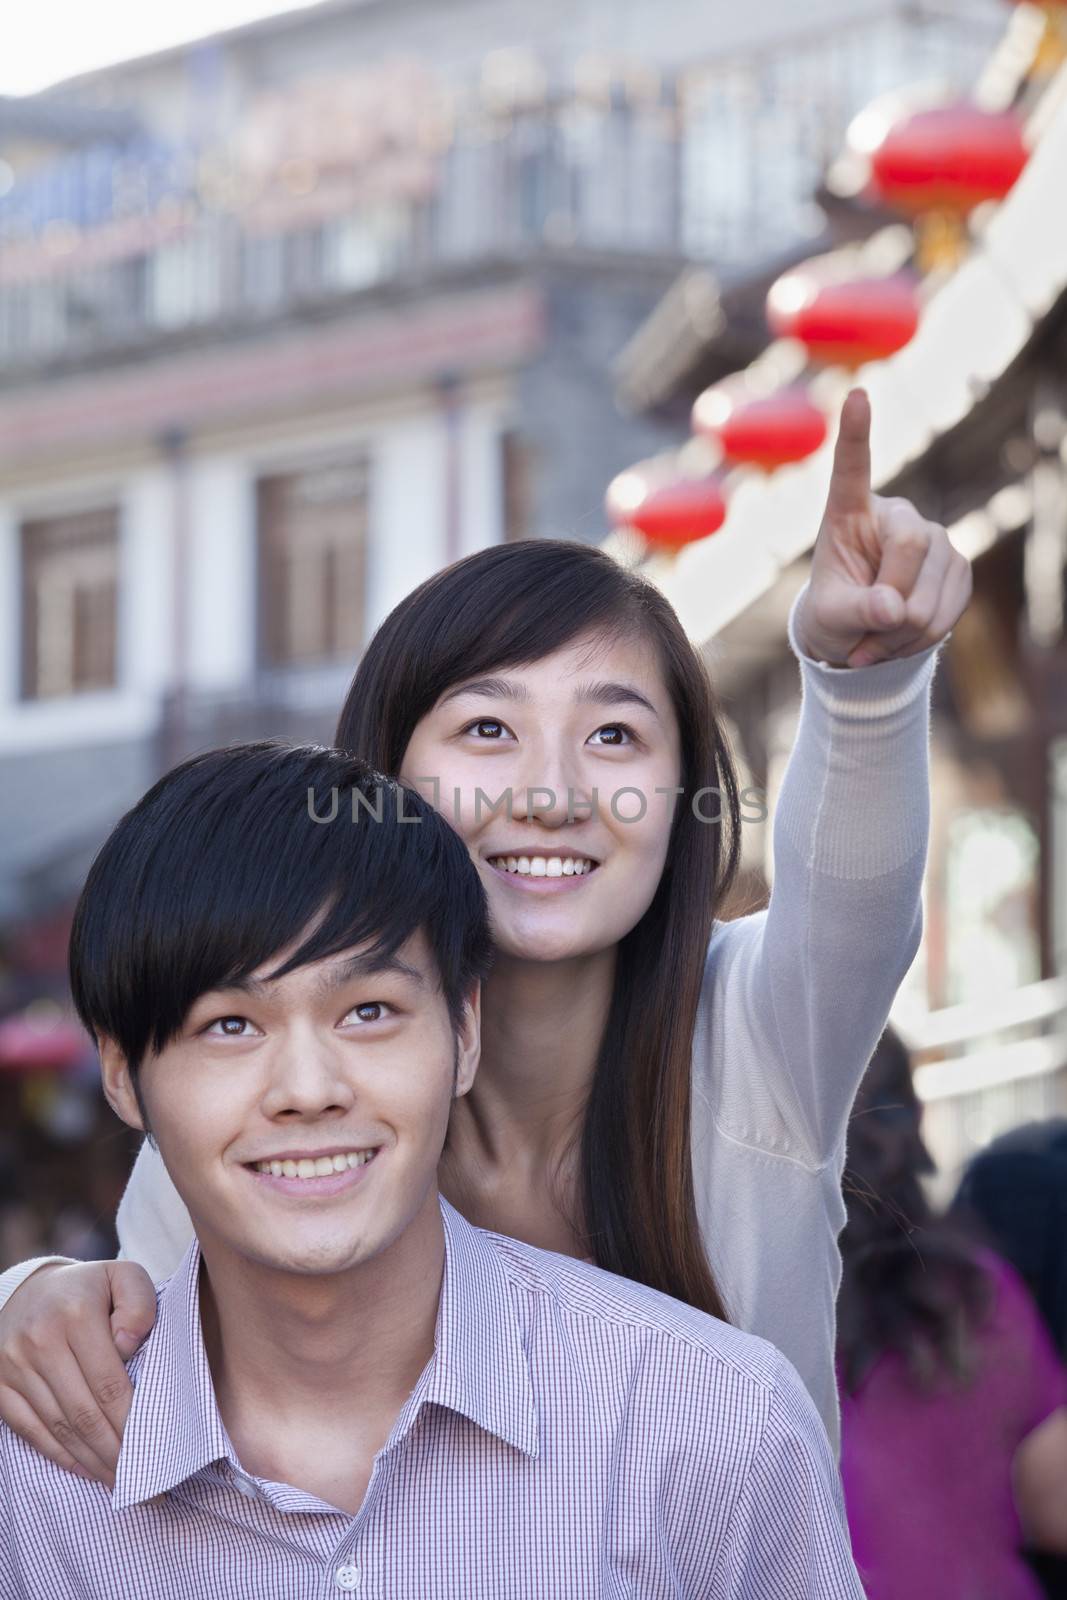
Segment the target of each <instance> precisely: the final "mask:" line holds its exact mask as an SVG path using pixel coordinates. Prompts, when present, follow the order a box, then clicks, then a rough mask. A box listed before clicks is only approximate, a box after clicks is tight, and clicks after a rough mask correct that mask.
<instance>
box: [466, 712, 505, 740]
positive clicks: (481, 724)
mask: <svg viewBox="0 0 1067 1600" xmlns="http://www.w3.org/2000/svg"><path fill="white" fill-rule="evenodd" d="M486 729H489V730H491V731H490V732H488V733H487V732H486V731H485V730H486ZM463 732H464V733H474V734H476V736H477V737H478V738H479V739H482V738H485V739H499V738H500V737H501V735H502V734H504V733H506V732H507V729H506V728H505V727H504V724H503V723H502V722H498V721H497V720H496V718H495V717H480V718H479V719H478V721H477V722H469V723H468V724H467V726H466V727H465V728H464V730H463Z"/></svg>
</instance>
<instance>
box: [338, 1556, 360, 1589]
mask: <svg viewBox="0 0 1067 1600" xmlns="http://www.w3.org/2000/svg"><path fill="white" fill-rule="evenodd" d="M359 1577H360V1573H359V1568H358V1567H356V1566H353V1565H352V1563H351V1562H348V1563H347V1564H346V1565H345V1566H343V1567H338V1569H337V1571H336V1572H335V1573H334V1578H335V1580H336V1582H337V1587H338V1588H339V1589H347V1590H348V1591H349V1592H351V1591H352V1590H353V1589H358V1588H359Z"/></svg>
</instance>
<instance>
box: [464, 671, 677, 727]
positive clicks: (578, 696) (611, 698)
mask: <svg viewBox="0 0 1067 1600" xmlns="http://www.w3.org/2000/svg"><path fill="white" fill-rule="evenodd" d="M466 694H476V695H482V696H484V697H485V698H486V699H490V700H512V701H516V702H518V703H520V704H525V703H527V702H528V701H529V699H530V691H529V690H528V689H527V688H526V686H525V685H524V684H521V683H514V682H513V681H512V680H511V679H510V678H472V679H471V681H470V682H469V683H460V684H457V685H456V687H455V688H454V689H449V691H448V693H447V694H444V695H442V696H441V699H440V700H439V701H438V704H439V705H442V706H443V705H446V704H447V703H448V701H449V700H458V699H459V697H460V696H461V695H466ZM574 703H575V705H598V706H623V705H635V706H641V707H643V708H644V710H645V711H650V712H651V713H652V715H653V716H654V717H656V718H657V719H658V718H659V712H658V711H657V710H656V708H655V706H654V705H653V704H652V702H651V700H649V699H648V697H647V696H646V695H643V694H642V693H641V691H640V690H639V689H635V688H634V686H633V684H632V683H608V682H600V683H579V684H576V685H575V688H574Z"/></svg>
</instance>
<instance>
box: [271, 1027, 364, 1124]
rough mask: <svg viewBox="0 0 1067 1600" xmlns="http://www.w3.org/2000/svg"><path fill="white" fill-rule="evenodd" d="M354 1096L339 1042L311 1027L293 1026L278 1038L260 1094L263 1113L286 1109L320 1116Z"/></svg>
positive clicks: (347, 1103)
mask: <svg viewBox="0 0 1067 1600" xmlns="http://www.w3.org/2000/svg"><path fill="white" fill-rule="evenodd" d="M354 1097H355V1090H354V1088H353V1085H352V1081H351V1073H350V1071H348V1070H346V1061H345V1054H344V1050H343V1046H342V1045H341V1044H340V1042H338V1043H336V1044H335V1043H333V1042H332V1041H329V1040H325V1039H323V1038H322V1035H321V1034H320V1033H319V1032H318V1031H317V1030H313V1029H299V1030H293V1031H291V1032H287V1033H286V1034H284V1035H282V1036H281V1037H280V1038H279V1039H278V1041H277V1044H276V1047H275V1049H274V1051H273V1053H272V1059H271V1062H270V1070H269V1076H268V1082H267V1085H266V1088H265V1091H264V1095H263V1109H264V1112H265V1113H266V1115H267V1116H272V1117H277V1116H283V1115H285V1114H286V1113H287V1112H288V1113H294V1114H296V1115H299V1116H305V1117H308V1116H321V1115H322V1114H323V1113H324V1112H326V1111H331V1110H334V1109H337V1110H345V1109H347V1108H348V1107H349V1106H350V1105H351V1104H352V1102H353V1099H354Z"/></svg>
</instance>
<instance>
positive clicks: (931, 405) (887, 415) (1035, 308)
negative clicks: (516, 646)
mask: <svg viewBox="0 0 1067 1600" xmlns="http://www.w3.org/2000/svg"><path fill="white" fill-rule="evenodd" d="M1041 120H1042V124H1043V126H1042V128H1041V136H1040V138H1039V140H1038V142H1037V145H1036V148H1035V149H1034V152H1033V155H1032V156H1031V158H1030V161H1029V163H1028V165H1027V168H1026V171H1025V172H1024V173H1023V175H1022V177H1021V178H1020V179H1019V181H1018V183H1017V184H1016V185H1015V187H1014V189H1013V190H1012V192H1011V194H1010V195H1009V196H1008V198H1007V199H1006V200H1005V201H1004V202H1003V203H1002V204H1001V205H1000V206H999V207H998V209H997V211H996V212H995V213H994V215H993V217H992V219H991V220H990V222H989V223H988V225H987V226H986V228H985V230H984V232H983V234H982V236H981V238H980V239H979V240H978V242H977V243H976V245H975V248H974V249H973V250H972V252H971V254H970V255H969V256H968V257H967V259H966V260H965V261H964V262H963V263H962V264H961V266H960V267H959V268H958V269H957V270H956V271H955V272H954V273H953V275H952V277H951V278H950V279H949V280H948V282H947V283H945V284H944V286H943V287H942V288H941V290H940V292H939V293H938V294H936V295H935V296H934V298H933V299H932V300H931V301H930V303H929V305H928V306H927V308H926V312H925V315H924V318H923V322H922V325H921V326H920V329H919V332H918V333H917V334H916V336H915V338H914V339H913V340H912V342H911V343H910V344H909V345H908V346H907V347H906V348H905V349H904V350H902V351H901V352H900V353H899V354H898V355H897V356H894V357H893V358H892V359H891V360H889V361H883V362H879V363H877V364H875V365H872V366H870V367H867V368H865V369H863V370H862V371H861V372H860V374H859V375H858V377H859V381H860V382H861V383H863V385H864V386H865V387H866V389H867V390H868V392H869V394H870V396H871V402H872V407H873V413H874V418H875V426H874V430H873V435H872V466H873V479H874V484H875V488H876V489H878V490H880V491H881V490H884V489H885V488H887V487H889V486H894V487H896V486H901V485H904V484H906V483H908V482H909V481H912V480H915V479H916V476H917V475H919V474H922V473H928V472H929V471H930V470H931V467H932V465H933V464H934V463H936V462H937V461H938V460H940V459H941V458H942V457H943V458H944V459H945V460H946V461H949V462H952V463H953V464H954V470H955V471H962V470H963V469H962V468H961V467H960V466H959V465H958V464H957V463H956V458H955V456H954V455H953V436H954V435H955V436H956V442H957V443H959V442H960V441H962V442H963V445H964V451H965V454H966V446H967V439H968V431H967V430H968V429H971V430H974V436H975V438H977V437H980V436H981V427H982V426H984V425H985V424H986V423H987V422H988V419H989V417H992V418H993V419H994V422H995V421H996V418H997V414H998V413H997V410H996V408H997V406H998V404H1000V405H1007V403H1008V398H1009V397H1010V396H1011V394H1012V392H1013V385H1014V384H1015V379H1016V376H1017V374H1018V372H1019V371H1020V370H1023V369H1022V368H1020V363H1025V362H1026V359H1027V357H1026V352H1027V350H1028V349H1035V348H1038V341H1039V340H1040V339H1041V338H1042V337H1043V334H1042V329H1043V328H1045V327H1046V326H1047V328H1048V330H1050V333H1049V336H1054V337H1057V338H1058V337H1060V335H1059V334H1057V333H1056V330H1057V329H1058V328H1059V327H1060V321H1059V319H1060V317H1061V315H1062V310H1061V303H1062V300H1063V297H1064V294H1065V292H1067V228H1064V226H1063V173H1064V172H1065V171H1067V71H1064V72H1062V73H1061V74H1060V78H1059V81H1058V82H1057V84H1056V85H1055V86H1054V87H1053V88H1052V89H1051V90H1050V91H1049V94H1048V96H1047V97H1046V100H1045V103H1044V105H1043V107H1042V119H1041ZM1002 384H1003V385H1004V387H1003V388H1001V385H1002ZM998 390H999V391H1000V393H999V396H998ZM986 401H988V402H989V404H990V408H991V409H990V410H989V411H988V412H987V411H983V410H982V406H983V403H985V402H986ZM1022 403H1023V402H1022V400H1021V399H1020V400H1019V401H1018V402H1017V404H1022ZM971 448H972V450H973V446H972V447H971ZM832 454H833V443H832V440H828V441H827V444H826V445H825V446H824V447H823V448H822V449H821V450H820V451H818V452H817V454H816V455H814V456H812V457H810V458H809V459H808V460H807V461H805V462H804V463H802V464H801V465H798V466H795V467H788V468H783V469H782V470H781V471H780V472H778V473H776V474H775V475H774V477H772V478H769V479H764V478H760V479H757V478H756V477H749V478H748V479H747V480H746V481H744V482H742V483H740V484H739V485H738V487H737V489H736V490H735V492H734V494H733V496H732V498H731V503H730V514H729V517H728V518H727V521H726V525H725V527H724V528H723V529H722V531H721V532H720V533H718V534H716V535H715V536H714V538H710V539H703V540H700V541H698V542H697V543H695V544H692V545H689V546H686V547H685V548H684V549H683V550H682V551H681V552H680V553H679V554H678V556H677V557H676V558H674V559H673V560H672V559H668V558H665V557H653V558H652V559H651V560H650V561H648V562H647V563H646V566H645V570H646V571H647V573H648V575H649V577H651V578H652V579H653V580H654V581H655V582H656V583H657V584H658V585H659V586H660V587H661V588H662V590H663V591H664V593H665V594H666V595H667V597H668V599H669V600H670V601H671V602H672V604H673V605H674V606H675V608H676V610H677V611H678V614H679V616H680V618H681V620H682V623H683V625H684V626H685V628H686V629H687V631H688V633H689V634H690V636H691V638H693V640H694V642H696V643H698V644H703V643H705V642H706V641H707V640H709V639H711V638H713V637H715V636H716V635H717V634H718V633H719V632H720V631H721V630H722V629H723V628H724V627H725V626H726V625H727V624H728V623H729V622H731V621H732V620H733V618H735V617H737V616H740V615H741V613H742V612H743V611H745V610H746V609H747V608H748V607H749V606H750V605H751V604H752V603H753V602H754V601H755V600H757V599H758V598H759V597H760V596H761V595H762V594H764V593H765V592H766V591H767V590H768V589H769V588H770V587H771V585H773V584H774V583H775V582H776V581H777V579H778V576H779V574H780V573H781V572H782V571H783V569H784V568H786V567H788V566H789V565H790V564H791V563H793V562H795V561H796V560H797V559H798V558H799V557H801V556H803V555H804V554H805V553H806V552H807V551H809V550H810V548H811V546H812V544H813V543H814V540H815V535H816V532H817V530H818V527H819V521H820V518H821V515H822V510H823V505H824V502H825V496H826V487H827V483H828V482H829V472H830V463H831V459H832ZM974 493H975V494H977V482H976V486H975V490H974ZM972 503H974V502H972ZM963 509H964V508H963V507H961V508H960V510H959V511H958V513H957V514H959V515H962V513H963ZM942 520H946V519H945V517H944V516H943V517H942Z"/></svg>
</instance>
